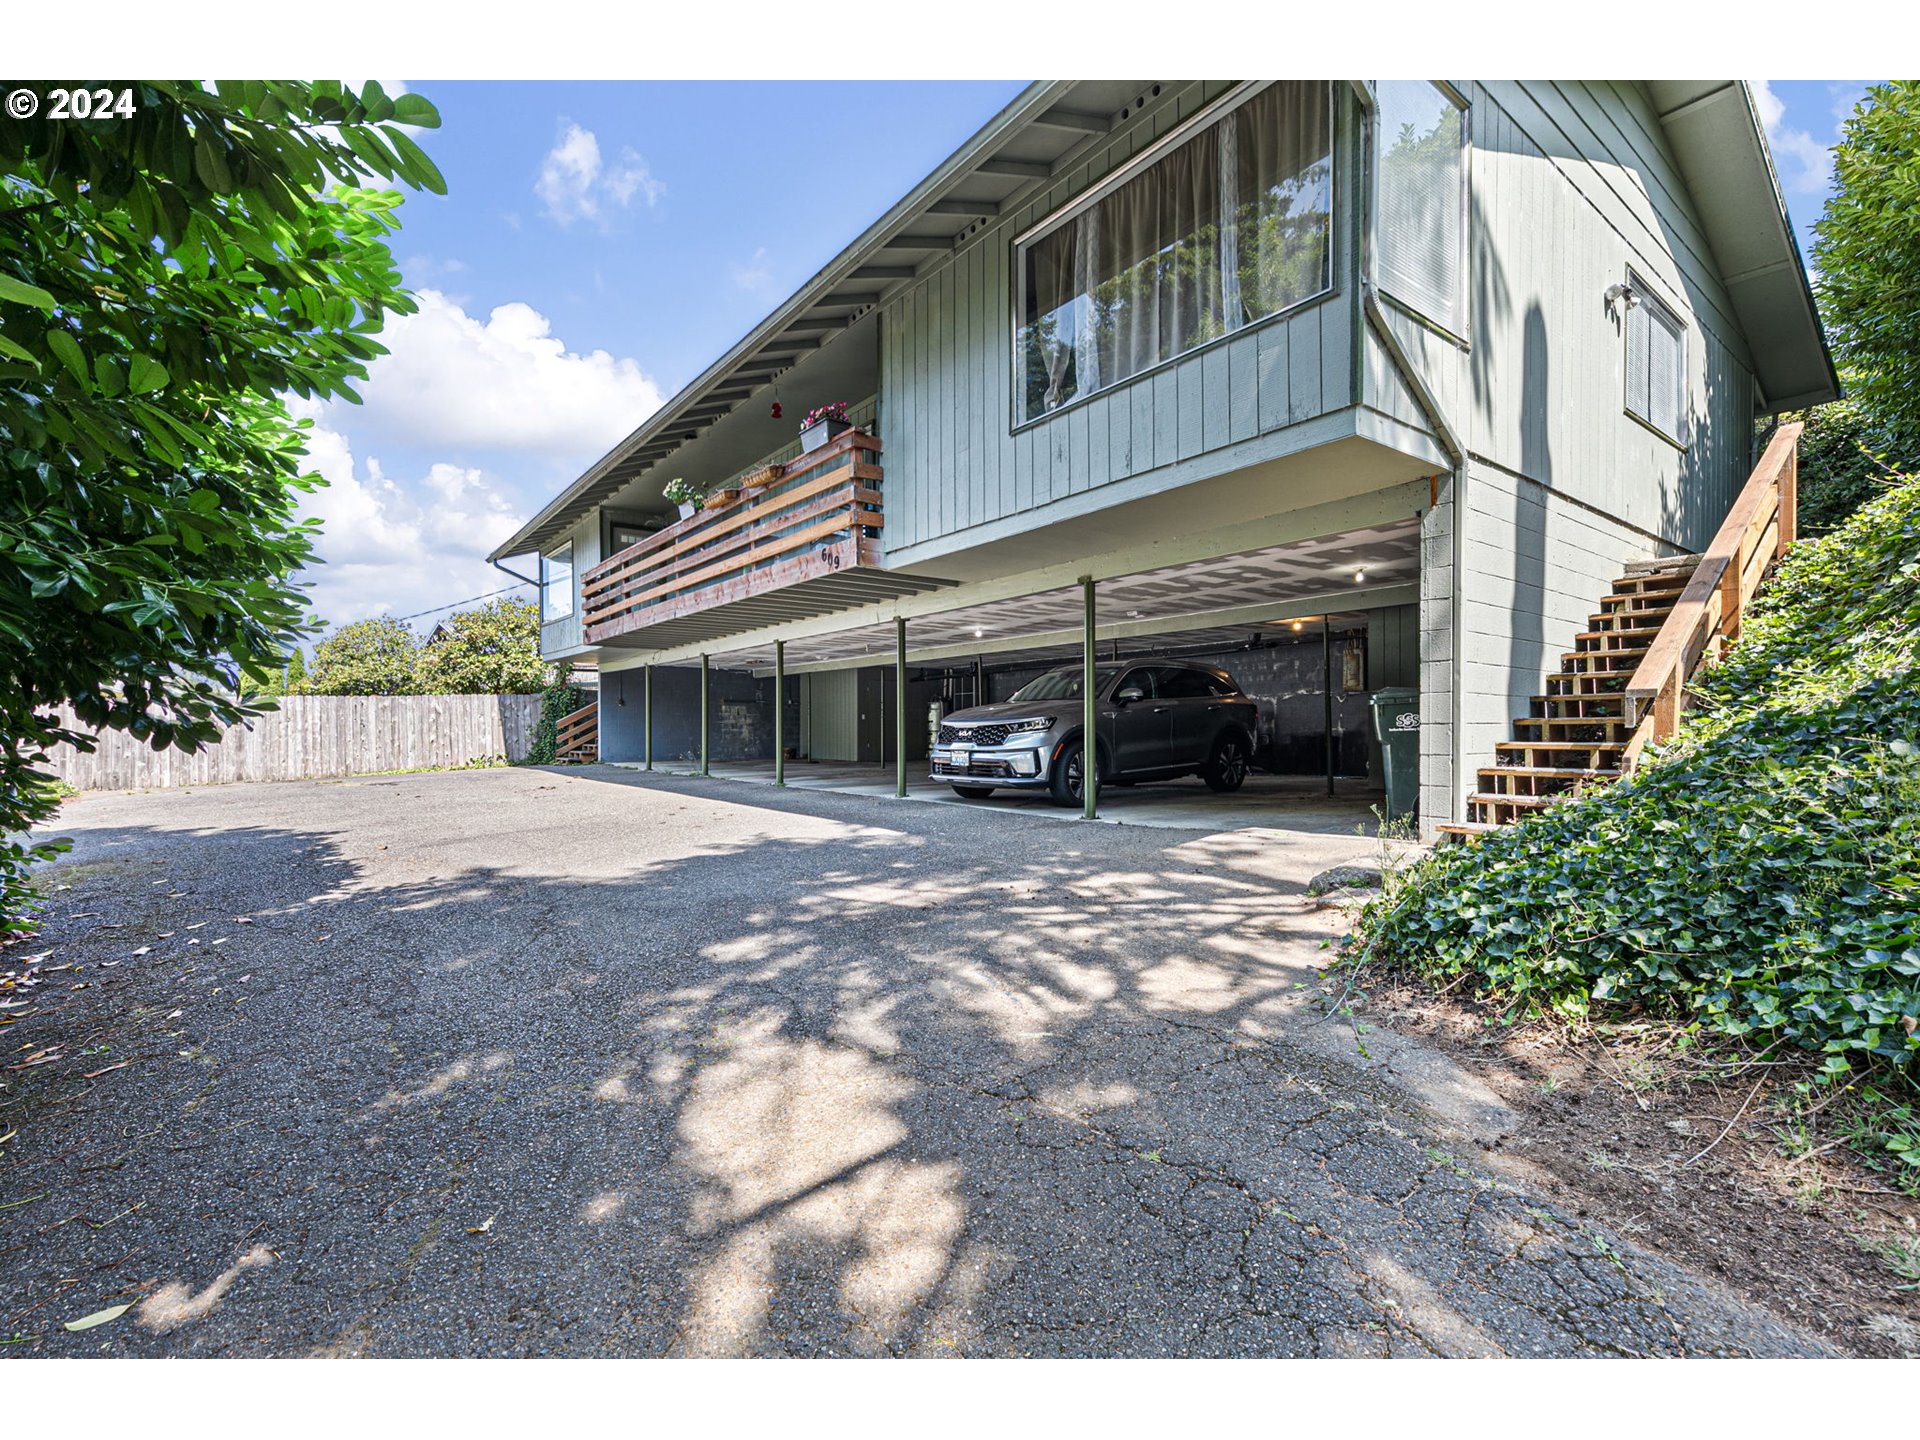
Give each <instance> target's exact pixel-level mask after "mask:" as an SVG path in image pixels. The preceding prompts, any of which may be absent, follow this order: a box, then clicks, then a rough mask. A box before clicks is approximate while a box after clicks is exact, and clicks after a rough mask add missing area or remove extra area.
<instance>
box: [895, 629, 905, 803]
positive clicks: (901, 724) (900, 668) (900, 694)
mask: <svg viewBox="0 0 1920 1440" xmlns="http://www.w3.org/2000/svg"><path fill="white" fill-rule="evenodd" d="M893 794H894V798H895V799H898V800H904V799H906V798H907V622H906V619H905V617H904V616H899V615H896V616H894V617H893Z"/></svg>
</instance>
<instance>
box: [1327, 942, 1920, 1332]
mask: <svg viewBox="0 0 1920 1440" xmlns="http://www.w3.org/2000/svg"><path fill="white" fill-rule="evenodd" d="M1362 983H1363V986H1364V990H1365V998H1364V999H1363V1000H1359V1001H1358V1002H1357V1003H1356V1013H1357V1018H1358V1019H1359V1021H1360V1023H1362V1024H1366V1025H1378V1026H1382V1027H1385V1028H1388V1029H1391V1030H1394V1031H1396V1032H1398V1033H1400V1034H1403V1035H1409V1036H1417V1037H1418V1038H1419V1039H1420V1040H1421V1041H1422V1042H1423V1043H1425V1044H1427V1045H1430V1046H1432V1047H1434V1048H1436V1049H1438V1050H1440V1051H1442V1052H1443V1053H1445V1054H1446V1055H1448V1056H1449V1057H1450V1058H1452V1059H1453V1060H1454V1061H1456V1062H1457V1063H1459V1064H1460V1065H1462V1066H1463V1067H1465V1068H1466V1069H1468V1070H1469V1071H1470V1072H1471V1073H1473V1074H1474V1075H1476V1076H1477V1077H1478V1078H1479V1079H1481V1080H1482V1081H1484V1082H1485V1083H1486V1084H1487V1086H1488V1087H1489V1088H1491V1089H1492V1090H1493V1091H1495V1092H1496V1093H1497V1094H1498V1095H1499V1096H1500V1097H1501V1098H1502V1099H1503V1100H1504V1101H1505V1102H1506V1104H1507V1105H1508V1106H1509V1107H1511V1109H1512V1110H1513V1112H1514V1113H1515V1115H1516V1116H1518V1117H1519V1124H1518V1126H1517V1127H1516V1129H1515V1130H1514V1131H1513V1132H1512V1133H1511V1134H1509V1135H1506V1136H1504V1137H1502V1138H1500V1139H1498V1140H1490V1141H1487V1142H1483V1143H1485V1144H1486V1147H1487V1149H1488V1150H1489V1151H1492V1152H1503V1154H1504V1158H1507V1159H1509V1160H1511V1161H1514V1162H1517V1163H1518V1164H1519V1165H1520V1166H1521V1167H1522V1168H1524V1169H1526V1170H1527V1171H1528V1172H1530V1174H1531V1175H1532V1176H1533V1177H1534V1181H1535V1183H1536V1184H1538V1185H1539V1187H1540V1189H1541V1190H1542V1191H1543V1193H1545V1194H1546V1195H1547V1197H1548V1198H1550V1199H1551V1200H1553V1201H1554V1202H1555V1203H1557V1204H1559V1205H1561V1206H1564V1207H1565V1208H1567V1209H1569V1210H1571V1211H1573V1212H1574V1213H1576V1214H1578V1215H1581V1216H1591V1217H1592V1218H1594V1219H1596V1220H1598V1221H1599V1222H1600V1223H1602V1224H1603V1225H1606V1226H1608V1227H1610V1228H1611V1229H1613V1230H1615V1231H1617V1232H1619V1233H1620V1234H1622V1235H1625V1236H1627V1237H1629V1238H1630V1239H1632V1240H1633V1241H1634V1242H1635V1243H1637V1244H1639V1245H1641V1246H1643V1247H1644V1248H1646V1249H1648V1250H1651V1251H1654V1252H1656V1253H1658V1254H1660V1255H1663V1256H1665V1257H1667V1258H1669V1259H1671V1260H1674V1261H1676V1262H1678V1263H1680V1264H1683V1265H1685V1266H1687V1267H1688V1268H1689V1269H1692V1270H1694V1271H1696V1272H1697V1273H1700V1274H1702V1275H1710V1276H1712V1277H1714V1278H1715V1279H1716V1280H1719V1281H1720V1282H1721V1283H1723V1284H1725V1285H1727V1286H1728V1287H1729V1288H1731V1289H1733V1290H1734V1291H1736V1292H1738V1293H1739V1294H1741V1295H1743V1296H1745V1297H1746V1298H1747V1299H1748V1300H1750V1301H1752V1302H1753V1303H1754V1304H1756V1305H1760V1306H1764V1307H1765V1308H1767V1309H1769V1310H1771V1311H1773V1313H1775V1314H1776V1315H1779V1316H1780V1317H1782V1318H1783V1319H1785V1320H1788V1321H1790V1322H1792V1323H1794V1324H1796V1325H1799V1326H1801V1327H1803V1328H1804V1329H1807V1330H1810V1331H1812V1332H1814V1333H1816V1334H1818V1335H1820V1336H1821V1337H1823V1338H1824V1339H1826V1340H1827V1341H1828V1342H1829V1343H1831V1344H1833V1345H1834V1346H1836V1347H1837V1348H1840V1349H1842V1350H1846V1351H1849V1352H1851V1353H1853V1354H1856V1355H1868V1356H1908V1357H1912V1356H1916V1355H1920V1288H1913V1287H1914V1285H1915V1282H1916V1281H1920V1199H1917V1198H1915V1197H1914V1196H1912V1195H1909V1194H1905V1193H1903V1192H1902V1191H1901V1190H1900V1189H1899V1188H1897V1186H1896V1185H1895V1184H1893V1183H1892V1182H1891V1180H1890V1177H1889V1176H1888V1175H1887V1174H1886V1173H1885V1172H1876V1171H1874V1170H1872V1169H1869V1168H1868V1167H1867V1166H1866V1165H1865V1164H1863V1163H1861V1161H1860V1160H1859V1159H1858V1157H1856V1156H1855V1155H1854V1154H1853V1153H1852V1152H1851V1151H1850V1150H1849V1149H1848V1148H1847V1146H1846V1145H1845V1143H1844V1130H1845V1126H1846V1116H1845V1115H1844V1114H1843V1113H1840V1112H1842V1111H1843V1109H1844V1107H1843V1106H1836V1105H1832V1104H1831V1103H1830V1104H1829V1105H1828V1106H1827V1107H1826V1108H1825V1110H1824V1112H1821V1113H1814V1114H1809V1113H1808V1112H1809V1111H1810V1110H1811V1109H1812V1107H1813V1106H1815V1105H1817V1104H1818V1103H1819V1101H1820V1099H1822V1098H1824V1096H1823V1094H1816V1095H1814V1096H1813V1097H1812V1098H1811V1099H1808V1098H1807V1097H1805V1096H1802V1095H1801V1094H1799V1093H1798V1092H1797V1091H1796V1090H1795V1084H1796V1082H1797V1081H1801V1080H1804V1079H1806V1078H1807V1077H1808V1076H1809V1075H1810V1074H1811V1073H1812V1070H1813V1066H1812V1065H1811V1064H1802V1063H1801V1062H1799V1061H1798V1060H1794V1061H1790V1062H1787V1063H1781V1064H1765V1065H1754V1064H1752V1063H1751V1062H1747V1061H1743V1060H1742V1058H1741V1057H1738V1056H1716V1055H1700V1054H1694V1053H1689V1052H1686V1051H1683V1050H1676V1049H1675V1047H1674V1045H1673V1043H1672V1039H1671V1037H1670V1036H1668V1035H1665V1034H1662V1033H1660V1032H1658V1031H1657V1030H1656V1029H1655V1028H1654V1027H1645V1028H1642V1029H1638V1030H1636V1029H1634V1028H1632V1027H1627V1028H1625V1029H1623V1030H1622V1031H1619V1032H1616V1033H1610V1034H1606V1035H1600V1034H1583V1033H1579V1032H1575V1031H1572V1030H1570V1029H1569V1028H1567V1027H1566V1026H1563V1025H1559V1024H1554V1023H1548V1022H1532V1023H1519V1024H1511V1025H1509V1024H1505V1023H1502V1020H1501V1017H1500V1015H1499V1014H1498V1013H1497V1012H1496V1011H1494V1010H1492V1009H1491V1008H1489V1007H1487V1006H1485V1005H1482V1004H1480V1003H1478V1002H1476V1001H1475V1000H1474V999H1473V998H1471V997H1465V998H1463V997H1460V996H1457V995H1454V994H1436V993H1435V992H1434V991H1433V989H1432V988H1430V987H1429V986H1427V985H1425V984H1422V983H1421V982H1419V981H1417V980H1412V979H1409V978H1406V977H1401V976H1394V975H1382V974H1379V973H1373V974H1369V975H1365V976H1363V977H1362ZM1828 1147H1830V1148H1828ZM1903 1286H1906V1287H1909V1288H1904V1289H1903V1288H1901V1287H1903Z"/></svg>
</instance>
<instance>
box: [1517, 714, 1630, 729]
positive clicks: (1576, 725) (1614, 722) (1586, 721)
mask: <svg viewBox="0 0 1920 1440" xmlns="http://www.w3.org/2000/svg"><path fill="white" fill-rule="evenodd" d="M1522 725H1524V726H1526V727H1527V728H1528V729H1529V730H1543V729H1544V730H1552V729H1559V730H1566V729H1577V730H1604V729H1607V728H1608V727H1610V726H1611V727H1614V728H1616V729H1623V730H1624V729H1628V728H1630V727H1629V726H1628V725H1627V722H1626V721H1625V720H1624V719H1622V718H1621V717H1619V716H1612V715H1518V716H1515V717H1514V721H1513V727H1514V729H1516V730H1518V729H1519V728H1520V727H1521V726H1522Z"/></svg>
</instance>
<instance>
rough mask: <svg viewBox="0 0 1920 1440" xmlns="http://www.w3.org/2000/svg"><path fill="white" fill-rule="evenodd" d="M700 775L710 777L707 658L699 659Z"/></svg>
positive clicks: (703, 656)
mask: <svg viewBox="0 0 1920 1440" xmlns="http://www.w3.org/2000/svg"><path fill="white" fill-rule="evenodd" d="M700 773H701V774H702V775H711V774H712V773H713V772H712V771H711V770H709V769H708V768H707V657H706V656H705V655H702V656H701V657H700Z"/></svg>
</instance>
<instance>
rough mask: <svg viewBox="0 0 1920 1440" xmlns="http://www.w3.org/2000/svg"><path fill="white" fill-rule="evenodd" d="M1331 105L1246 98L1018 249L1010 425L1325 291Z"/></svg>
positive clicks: (1279, 92)
mask: <svg viewBox="0 0 1920 1440" xmlns="http://www.w3.org/2000/svg"><path fill="white" fill-rule="evenodd" d="M1332 212H1333V95H1332V89H1331V87H1330V86H1329V85H1328V84H1327V83H1326V82H1324V81H1281V82H1278V83H1276V84H1273V85H1268V86H1266V87H1264V88H1261V89H1259V90H1256V91H1254V92H1252V93H1251V94H1250V95H1249V96H1248V97H1247V98H1245V99H1243V100H1241V101H1239V102H1237V103H1236V104H1235V105H1234V106H1233V108H1232V109H1231V110H1230V111H1228V112H1227V113H1226V114H1225V115H1224V116H1222V117H1221V118H1220V119H1218V120H1216V121H1214V122H1213V123H1211V124H1209V125H1207V126H1206V127H1205V128H1204V129H1201V130H1200V131H1198V132H1197V133H1195V134H1193V135H1192V136H1190V137H1189V138H1187V139H1185V140H1183V141H1181V142H1180V143H1179V144H1178V145H1176V146H1175V147H1174V148H1173V149H1171V150H1169V151H1167V152H1166V153H1165V154H1163V155H1160V156H1158V157H1157V158H1155V159H1154V160H1153V161H1152V162H1151V163H1150V164H1149V165H1148V166H1147V167H1146V168H1144V169H1142V170H1140V171H1139V172H1138V173H1137V174H1133V175H1131V176H1129V177H1128V178H1126V179H1124V180H1122V181H1121V182H1120V183H1118V184H1116V185H1113V186H1112V187H1111V188H1107V189H1104V190H1101V191H1095V192H1094V193H1093V195H1092V196H1090V197H1089V198H1088V199H1087V200H1085V201H1082V202H1080V203H1079V204H1077V205H1076V206H1074V207H1073V208H1071V209H1069V210H1068V211H1067V212H1066V213H1065V214H1063V215H1062V216H1060V217H1059V218H1057V219H1055V220H1053V221H1051V222H1049V224H1048V226H1047V227H1046V228H1045V229H1044V230H1042V231H1041V232H1040V233H1038V234H1036V235H1033V236H1031V237H1029V238H1027V239H1025V240H1023V241H1022V242H1021V243H1020V244H1019V246H1018V247H1017V252H1016V255H1015V274H1016V275H1017V276H1018V283H1019V286H1020V290H1019V294H1018V296H1017V304H1018V315H1017V317H1016V323H1017V327H1018V328H1017V332H1016V335H1015V347H1014V349H1015V355H1014V365H1015V375H1014V393H1015V401H1014V408H1015V420H1016V422H1019V423H1024V422H1026V421H1028V420H1035V419H1038V418H1039V417H1041V416H1043V415H1045V414H1047V413H1048V412H1049V411H1053V410H1057V409H1059V408H1060V407H1061V406H1063V405H1066V404H1068V403H1070V402H1072V401H1074V400H1078V399H1081V398H1083V397H1085V396H1087V395H1091V394H1093V393H1094V392H1095V391H1097V390H1103V389H1105V388H1106V387H1107V386H1109V385H1115V384H1118V383H1119V382H1120V381H1122V380H1126V379H1128V378H1130V377H1132V376H1134V375H1138V374H1140V373H1141V372H1142V371H1144V370H1150V369H1152V368H1153V367H1154V366H1156V365H1160V364H1163V363H1164V362H1166V361H1168V360H1172V359H1174V358H1176V357H1178V356H1180V355H1184V354H1186V353H1187V352H1188V351H1190V350H1193V349H1195V348H1197V347H1198V346H1201V345H1205V344H1207V343H1208V342H1209V341H1212V340H1217V339H1219V338H1220V337H1221V336H1223V335H1230V334H1232V333H1233V332H1234V331H1236V330H1239V329H1241V328H1243V327H1245V326H1247V325H1251V324H1253V323H1254V322H1255V321H1257V320H1263V319H1265V318H1266V317H1267V316H1269V315H1275V314H1278V313H1279V312H1280V311H1282V310H1286V309H1288V308H1290V307H1291V306H1294V305H1298V304H1299V303H1300V302H1301V301H1303V300H1308V299H1311V298H1312V297H1313V296H1315V295H1318V294H1321V293H1322V292H1324V291H1326V290H1327V289H1329V288H1330V287H1331V285H1332V283H1333V281H1332V273H1331V263H1332V260H1331V253H1332V247H1331V245H1330V243H1329V237H1330V232H1331V225H1332Z"/></svg>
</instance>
